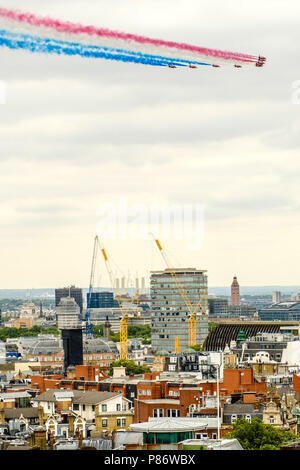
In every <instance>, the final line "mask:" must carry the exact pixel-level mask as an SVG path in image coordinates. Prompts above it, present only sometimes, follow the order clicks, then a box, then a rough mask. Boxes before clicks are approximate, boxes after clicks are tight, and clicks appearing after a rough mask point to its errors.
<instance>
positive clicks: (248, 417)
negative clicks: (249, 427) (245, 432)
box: [245, 415, 251, 423]
mask: <svg viewBox="0 0 300 470" xmlns="http://www.w3.org/2000/svg"><path fill="white" fill-rule="evenodd" d="M245 419H246V420H247V421H248V422H249V423H251V415H246V416H245Z"/></svg>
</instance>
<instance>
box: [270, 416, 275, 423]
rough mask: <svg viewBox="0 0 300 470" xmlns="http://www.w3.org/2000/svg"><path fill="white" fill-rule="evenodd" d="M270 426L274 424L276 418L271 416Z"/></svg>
mask: <svg viewBox="0 0 300 470" xmlns="http://www.w3.org/2000/svg"><path fill="white" fill-rule="evenodd" d="M270 424H274V416H270Z"/></svg>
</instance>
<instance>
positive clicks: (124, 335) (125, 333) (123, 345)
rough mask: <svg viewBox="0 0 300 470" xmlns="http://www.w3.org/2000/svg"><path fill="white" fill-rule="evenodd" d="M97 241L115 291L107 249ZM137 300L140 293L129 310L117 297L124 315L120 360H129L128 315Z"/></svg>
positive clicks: (130, 304)
mask: <svg viewBox="0 0 300 470" xmlns="http://www.w3.org/2000/svg"><path fill="white" fill-rule="evenodd" d="M97 241H98V245H99V247H100V250H101V253H102V255H103V258H104V262H105V266H106V269H107V272H108V275H109V278H110V283H111V286H112V288H113V289H115V280H114V276H113V272H112V269H111V267H110V263H109V260H108V256H107V254H106V251H105V248H104V246H103V245H102V243H101V242H100V240H99V238H98V237H97ZM137 298H138V292H137V293H136V294H135V296H134V297H132V298H131V300H130V303H129V306H128V308H127V309H124V307H123V302H122V301H121V300H120V298H119V297H118V296H116V300H117V302H118V305H119V308H120V310H121V313H122V317H121V321H120V359H128V331H127V315H128V311H129V310H130V308H131V307H132V304H133V303H134V302H135V301H136V300H137Z"/></svg>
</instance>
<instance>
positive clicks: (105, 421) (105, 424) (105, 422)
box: [102, 419, 107, 428]
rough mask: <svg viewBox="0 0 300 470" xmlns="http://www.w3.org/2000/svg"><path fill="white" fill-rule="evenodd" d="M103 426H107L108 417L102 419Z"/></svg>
mask: <svg viewBox="0 0 300 470" xmlns="http://www.w3.org/2000/svg"><path fill="white" fill-rule="evenodd" d="M102 427H103V428H107V419H102Z"/></svg>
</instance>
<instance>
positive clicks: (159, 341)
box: [150, 268, 208, 352]
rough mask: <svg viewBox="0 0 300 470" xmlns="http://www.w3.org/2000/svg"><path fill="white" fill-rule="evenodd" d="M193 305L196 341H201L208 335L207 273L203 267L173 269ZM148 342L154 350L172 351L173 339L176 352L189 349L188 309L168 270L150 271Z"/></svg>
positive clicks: (200, 342) (173, 347)
mask: <svg viewBox="0 0 300 470" xmlns="http://www.w3.org/2000/svg"><path fill="white" fill-rule="evenodd" d="M174 271H175V273H176V277H177V279H178V281H179V282H180V284H181V286H182V287H183V289H184V291H185V294H186V296H187V297H188V299H189V301H190V303H191V305H192V307H193V308H195V307H196V305H197V304H198V302H199V300H200V298H201V296H203V299H202V301H201V304H200V305H199V306H198V308H197V310H196V312H195V313H196V344H202V343H203V341H204V340H205V338H206V336H207V335H208V311H207V275H206V271H205V270H197V269H193V268H187V269H174ZM150 295H151V308H152V317H151V330H152V331H151V345H152V348H153V350H154V351H156V352H162V351H165V352H174V350H175V338H176V337H177V338H178V339H179V351H183V350H184V349H187V348H188V320H189V317H190V312H189V309H188V307H187V306H186V303H185V301H184V299H183V298H182V295H181V293H180V291H179V289H178V287H177V285H176V282H175V280H174V277H173V276H172V273H171V271H170V270H169V269H165V270H164V271H153V272H152V273H151V279H150Z"/></svg>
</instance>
